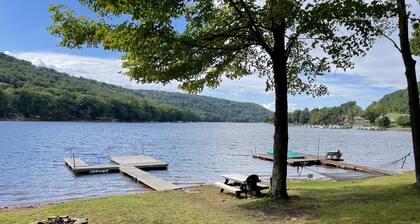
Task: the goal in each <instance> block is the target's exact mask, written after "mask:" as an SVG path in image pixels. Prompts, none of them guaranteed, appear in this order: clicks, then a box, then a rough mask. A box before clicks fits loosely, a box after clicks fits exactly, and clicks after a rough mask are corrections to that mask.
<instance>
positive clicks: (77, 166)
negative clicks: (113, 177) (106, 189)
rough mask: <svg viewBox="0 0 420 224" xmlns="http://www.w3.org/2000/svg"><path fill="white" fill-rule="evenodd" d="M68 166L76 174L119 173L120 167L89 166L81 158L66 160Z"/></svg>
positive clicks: (105, 165) (110, 165) (111, 165)
mask: <svg viewBox="0 0 420 224" xmlns="http://www.w3.org/2000/svg"><path fill="white" fill-rule="evenodd" d="M64 161H65V163H66V165H67V166H68V167H69V168H70V169H71V170H72V171H73V172H74V173H76V174H87V173H106V172H118V171H119V170H120V168H119V166H118V165H113V164H109V165H108V164H104V165H89V164H87V163H86V162H85V161H83V160H81V159H79V158H73V157H71V158H64Z"/></svg>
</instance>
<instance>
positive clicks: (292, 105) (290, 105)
mask: <svg viewBox="0 0 420 224" xmlns="http://www.w3.org/2000/svg"><path fill="white" fill-rule="evenodd" d="M261 106H263V107H265V108H267V109H269V110H271V111H275V109H276V102H274V101H273V102H271V103H263V104H261ZM287 109H288V111H289V112H293V111H295V110H297V109H299V107H298V105H297V104H296V103H288V104H287Z"/></svg>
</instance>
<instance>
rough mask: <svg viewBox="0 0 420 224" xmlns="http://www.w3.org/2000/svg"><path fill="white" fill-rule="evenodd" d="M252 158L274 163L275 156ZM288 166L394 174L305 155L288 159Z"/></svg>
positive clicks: (263, 155)
mask: <svg viewBox="0 0 420 224" xmlns="http://www.w3.org/2000/svg"><path fill="white" fill-rule="evenodd" d="M252 157H254V158H258V159H262V160H269V161H273V159H274V158H273V156H271V155H267V154H263V153H254V154H252ZM287 164H288V165H290V166H310V165H324V166H333V167H336V168H340V169H346V170H354V171H360V172H365V173H371V174H377V175H392V174H393V173H392V172H389V171H386V170H381V169H377V168H373V167H369V166H363V165H355V164H351V163H346V162H343V161H336V160H330V159H325V158H324V157H323V156H317V155H311V154H305V158H303V159H287Z"/></svg>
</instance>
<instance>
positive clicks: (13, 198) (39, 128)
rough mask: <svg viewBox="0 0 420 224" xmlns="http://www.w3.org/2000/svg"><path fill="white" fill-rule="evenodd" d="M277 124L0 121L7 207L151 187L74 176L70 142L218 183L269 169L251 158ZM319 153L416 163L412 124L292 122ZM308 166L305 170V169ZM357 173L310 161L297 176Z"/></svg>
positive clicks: (172, 177) (302, 143)
mask: <svg viewBox="0 0 420 224" xmlns="http://www.w3.org/2000/svg"><path fill="white" fill-rule="evenodd" d="M273 132H274V129H273V127H272V125H269V124H263V123H251V124H248V123H84V122H0V165H1V171H0V207H4V206H12V205H21V204H35V203H45V202H55V201H60V200H67V199H74V198H82V197H96V196H103V195H111V194H112V195H114V194H127V193H134V192H142V191H145V190H146V189H144V188H143V187H142V186H141V185H140V184H137V183H134V182H133V181H131V179H129V178H128V177H125V176H123V175H121V174H119V173H110V174H97V175H82V176H74V175H73V174H72V172H71V171H70V170H69V169H68V168H67V167H66V166H65V165H64V161H63V158H64V157H67V156H69V154H70V150H69V149H72V151H73V152H74V153H75V155H76V156H77V157H80V158H81V159H83V160H85V161H86V162H87V163H90V164H95V163H96V164H99V163H102V164H103V163H110V161H109V156H115V155H130V154H141V153H144V154H145V155H149V156H153V157H155V158H157V159H160V160H163V161H166V162H168V163H169V168H168V170H166V171H151V172H153V174H154V175H156V176H159V177H161V178H163V179H165V180H169V181H171V182H174V183H175V184H179V185H194V184H199V183H212V182H214V181H217V180H220V175H222V174H226V173H242V174H251V173H256V174H258V175H260V176H262V177H269V175H270V173H271V168H272V163H271V162H268V161H261V160H257V159H253V158H251V156H250V155H251V153H252V152H253V151H254V150H258V151H263V150H265V149H266V148H269V147H271V145H272V142H273V141H272V139H273V137H272V136H273ZM318 139H320V144H319V151H320V154H325V152H327V151H335V150H337V149H340V150H341V151H342V152H343V154H344V156H343V157H344V159H345V161H347V162H352V163H357V164H365V165H369V166H373V167H378V168H382V169H387V170H393V171H402V170H410V169H413V167H414V163H413V157H409V158H408V160H407V162H406V164H405V166H404V168H403V169H401V168H400V167H401V165H402V163H401V161H399V162H395V163H393V161H395V160H398V159H399V158H401V157H402V156H404V155H405V154H407V153H409V152H411V150H412V149H411V142H410V141H411V136H410V133H409V132H396V131H386V132H383V131H360V130H336V129H307V128H302V127H290V148H292V149H295V150H297V151H302V152H308V153H314V154H316V153H317V149H318V146H317V145H318V143H317V142H318ZM301 172H302V173H301ZM309 173H313V174H314V175H315V176H316V177H324V176H327V177H334V175H337V174H340V175H342V176H343V175H344V176H346V175H347V176H358V175H361V174H360V173H357V172H351V171H344V170H338V169H330V168H324V167H308V168H305V169H303V170H300V171H299V172H298V171H297V169H296V168H293V167H290V168H289V175H290V176H297V175H299V174H301V175H306V174H309Z"/></svg>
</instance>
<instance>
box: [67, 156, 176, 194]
mask: <svg viewBox="0 0 420 224" xmlns="http://www.w3.org/2000/svg"><path fill="white" fill-rule="evenodd" d="M110 159H111V161H112V162H114V164H105V165H89V164H87V163H86V162H84V161H83V160H81V159H79V158H76V157H71V158H64V161H65V163H66V165H67V166H68V167H69V168H70V169H71V170H72V171H73V172H74V173H76V174H81V173H87V174H89V173H105V172H121V173H124V174H126V175H128V176H130V177H132V178H133V179H134V180H136V181H138V182H141V183H143V184H144V185H146V186H148V187H150V188H152V189H154V190H156V191H166V190H174V189H179V188H181V187H179V186H176V185H174V184H172V183H169V182H167V181H165V180H162V179H160V178H158V177H155V176H153V175H152V174H150V173H148V172H145V171H143V170H153V169H167V168H168V164H167V163H165V162H163V161H160V160H157V159H155V158H152V157H150V156H143V155H133V156H115V157H111V158H110Z"/></svg>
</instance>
